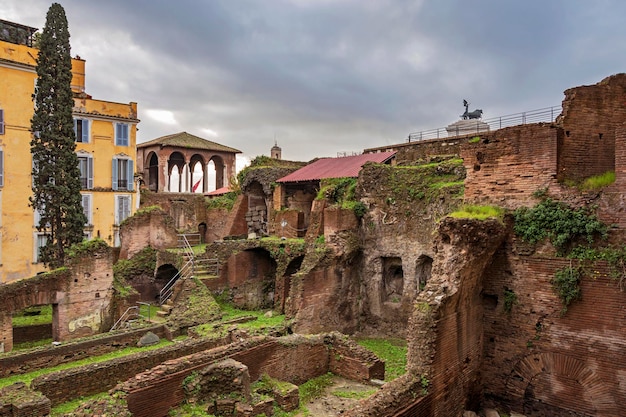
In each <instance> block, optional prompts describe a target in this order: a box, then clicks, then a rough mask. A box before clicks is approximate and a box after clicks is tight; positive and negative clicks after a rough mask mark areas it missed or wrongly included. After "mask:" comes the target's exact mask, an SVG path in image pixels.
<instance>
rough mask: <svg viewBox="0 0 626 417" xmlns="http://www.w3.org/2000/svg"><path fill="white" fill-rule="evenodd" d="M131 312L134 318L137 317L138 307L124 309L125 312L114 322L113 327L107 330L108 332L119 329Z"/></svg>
mask: <svg viewBox="0 0 626 417" xmlns="http://www.w3.org/2000/svg"><path fill="white" fill-rule="evenodd" d="M131 312H134V314H135V316H137V317H138V316H139V307H138V306H130V307H128V308H127V309H126V311H125V312H124V314H122V316H121V317H120V318H119V319H118V320H117V321H116V322H115V324H114V325H113V327H111V330H109V331H110V332H112V331H113V330H116V329H118V328H119V326H120V325H122V324H124V323H126V320H128V318H129V317H130V315H131Z"/></svg>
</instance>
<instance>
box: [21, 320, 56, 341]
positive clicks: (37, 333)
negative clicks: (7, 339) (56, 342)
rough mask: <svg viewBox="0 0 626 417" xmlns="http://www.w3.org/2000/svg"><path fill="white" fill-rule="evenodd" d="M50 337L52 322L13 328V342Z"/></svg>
mask: <svg viewBox="0 0 626 417" xmlns="http://www.w3.org/2000/svg"><path fill="white" fill-rule="evenodd" d="M50 338H52V323H47V324H35V325H33V326H20V327H14V328H13V343H24V342H34V341H37V340H42V339H50Z"/></svg>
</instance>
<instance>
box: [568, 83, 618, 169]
mask: <svg viewBox="0 0 626 417" xmlns="http://www.w3.org/2000/svg"><path fill="white" fill-rule="evenodd" d="M625 97H626V74H617V75H613V76H610V77H607V78H605V79H604V80H602V81H600V82H599V83H597V84H594V85H587V86H580V87H574V88H570V89H568V90H566V91H565V99H564V100H563V113H562V114H561V116H560V117H559V121H558V122H559V124H560V125H561V126H562V129H563V135H562V136H561V137H560V141H561V143H560V146H559V149H560V152H559V171H558V175H559V178H560V179H583V178H586V177H590V176H592V175H598V174H602V173H604V172H606V171H612V170H613V169H615V159H614V157H615V152H616V148H615V134H616V128H617V127H619V126H621V125H622V124H623V123H624V120H626V106H625V105H624V99H625Z"/></svg>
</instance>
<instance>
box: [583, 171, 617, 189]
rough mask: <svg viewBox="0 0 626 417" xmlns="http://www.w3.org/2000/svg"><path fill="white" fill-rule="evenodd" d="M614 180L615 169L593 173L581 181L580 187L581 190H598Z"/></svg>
mask: <svg viewBox="0 0 626 417" xmlns="http://www.w3.org/2000/svg"><path fill="white" fill-rule="evenodd" d="M614 182H615V171H607V172H605V173H604V174H600V175H594V176H593V177H589V178H587V179H585V180H584V181H583V183H582V184H581V185H580V189H581V190H583V191H594V190H600V189H602V188H604V187H606V186H609V185H611V184H613V183H614Z"/></svg>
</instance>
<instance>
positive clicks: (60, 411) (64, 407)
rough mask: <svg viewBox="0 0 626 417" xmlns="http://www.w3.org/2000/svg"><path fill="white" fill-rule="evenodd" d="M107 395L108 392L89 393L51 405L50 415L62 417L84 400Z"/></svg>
mask: <svg viewBox="0 0 626 417" xmlns="http://www.w3.org/2000/svg"><path fill="white" fill-rule="evenodd" d="M108 396H109V393H108V392H101V393H99V394H95V395H90V396H87V397H79V398H76V399H74V400H72V401H68V402H66V403H62V404H59V405H57V406H55V407H52V409H51V410H50V417H62V416H65V415H66V414H70V413H71V412H72V411H74V410H75V409H76V408H77V407H78V406H80V405H82V404H83V403H84V402H86V401H90V400H99V399H101V398H106V397H108Z"/></svg>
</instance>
